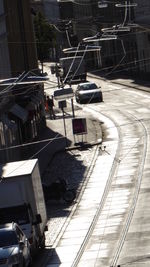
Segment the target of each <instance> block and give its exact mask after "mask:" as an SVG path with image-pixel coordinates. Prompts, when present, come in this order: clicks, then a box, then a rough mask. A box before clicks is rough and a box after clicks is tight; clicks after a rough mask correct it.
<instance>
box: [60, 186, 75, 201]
mask: <svg viewBox="0 0 150 267" xmlns="http://www.w3.org/2000/svg"><path fill="white" fill-rule="evenodd" d="M75 197H76V194H75V191H74V190H73V189H69V190H67V191H66V192H65V193H64V195H63V199H64V200H65V201H66V202H67V203H71V202H72V201H73V200H74V199H75Z"/></svg>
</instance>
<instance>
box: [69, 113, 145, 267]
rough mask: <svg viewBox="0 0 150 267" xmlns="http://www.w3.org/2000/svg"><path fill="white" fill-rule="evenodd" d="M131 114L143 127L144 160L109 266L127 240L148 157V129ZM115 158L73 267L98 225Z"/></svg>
mask: <svg viewBox="0 0 150 267" xmlns="http://www.w3.org/2000/svg"><path fill="white" fill-rule="evenodd" d="M126 114H127V113H126ZM129 115H130V117H131V116H132V117H133V118H134V122H135V120H136V123H138V125H139V126H140V128H141V127H142V129H143V138H144V147H143V153H142V157H141V159H142V160H141V163H140V166H139V170H138V176H137V180H136V184H135V191H134V195H133V196H132V204H131V206H130V209H129V211H128V215H127V216H126V221H125V224H124V226H123V229H122V231H121V235H120V238H119V240H118V242H117V247H116V249H115V251H114V253H113V256H112V258H111V259H110V261H109V265H107V266H111V267H114V266H117V261H118V258H119V255H120V252H121V249H122V247H123V244H124V241H125V238H126V235H127V232H128V229H129V226H130V223H131V220H132V217H133V213H134V210H135V207H136V202H137V198H138V194H139V190H140V184H141V180H142V174H143V169H144V163H145V158H146V151H147V130H146V127H145V125H144V123H143V122H142V121H140V120H138V119H137V118H136V117H135V116H133V115H131V114H129V112H128V116H129ZM117 154H118V153H117ZM117 157H118V156H117ZM115 158H116V157H115ZM115 158H114V163H113V166H112V170H111V173H110V176H109V179H108V182H107V185H106V188H105V191H104V194H103V197H102V200H101V202H100V205H99V208H98V210H97V212H96V214H95V216H94V218H93V221H92V223H91V226H90V228H89V230H88V232H87V234H86V237H85V240H84V242H83V243H82V246H81V248H80V251H78V254H77V256H76V258H75V260H74V262H73V264H72V265H71V267H76V266H80V264H79V263H80V260H81V258H82V256H83V253H84V249H85V248H86V246H87V244H88V242H89V240H90V237H91V234H92V232H93V230H94V228H95V226H96V223H97V221H98V219H99V216H100V214H101V211H102V208H103V206H104V205H105V201H106V197H107V195H108V192H109V190H110V186H111V182H112V180H113V176H114V172H115V170H116V164H117V162H116V161H115ZM95 262H96V260H95ZM110 262H111V263H110ZM81 266H82V264H81ZM92 266H99V265H95V264H94V265H92ZM100 266H102V265H100Z"/></svg>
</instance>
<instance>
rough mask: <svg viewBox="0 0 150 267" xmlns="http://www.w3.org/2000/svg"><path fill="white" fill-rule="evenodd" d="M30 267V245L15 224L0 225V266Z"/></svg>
mask: <svg viewBox="0 0 150 267" xmlns="http://www.w3.org/2000/svg"><path fill="white" fill-rule="evenodd" d="M30 265H31V255H30V245H29V243H28V240H27V238H26V236H25V234H24V233H23V232H22V230H21V229H20V227H19V226H18V225H17V224H16V223H9V224H5V225H0V266H2V267H14V266H17V267H27V266H30Z"/></svg>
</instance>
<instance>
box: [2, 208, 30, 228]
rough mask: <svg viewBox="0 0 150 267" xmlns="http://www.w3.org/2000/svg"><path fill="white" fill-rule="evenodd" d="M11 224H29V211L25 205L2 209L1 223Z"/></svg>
mask: <svg viewBox="0 0 150 267" xmlns="http://www.w3.org/2000/svg"><path fill="white" fill-rule="evenodd" d="M11 222H17V223H18V224H20V225H22V224H27V223H28V222H29V215H28V210H27V207H26V206H25V205H24V206H16V207H11V208H2V209H0V223H1V224H5V223H11Z"/></svg>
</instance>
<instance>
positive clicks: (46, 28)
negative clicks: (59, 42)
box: [34, 12, 56, 72]
mask: <svg viewBox="0 0 150 267" xmlns="http://www.w3.org/2000/svg"><path fill="white" fill-rule="evenodd" d="M34 29H35V37H36V44H37V54H38V59H39V60H40V62H41V64H42V72H43V62H44V60H47V59H49V52H50V49H52V48H53V47H55V44H56V37H55V33H54V30H53V28H52V26H51V25H50V24H49V22H48V21H47V20H46V19H45V18H44V16H43V15H42V14H41V13H40V12H38V13H37V14H36V15H35V17H34Z"/></svg>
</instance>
